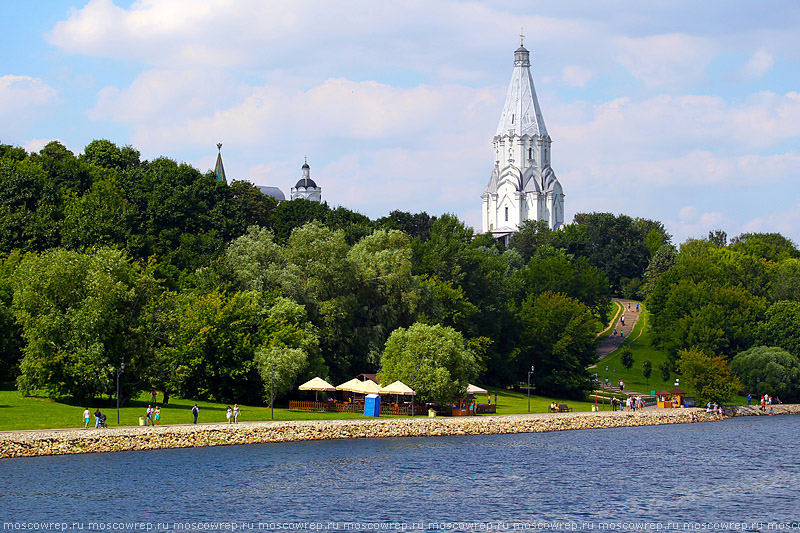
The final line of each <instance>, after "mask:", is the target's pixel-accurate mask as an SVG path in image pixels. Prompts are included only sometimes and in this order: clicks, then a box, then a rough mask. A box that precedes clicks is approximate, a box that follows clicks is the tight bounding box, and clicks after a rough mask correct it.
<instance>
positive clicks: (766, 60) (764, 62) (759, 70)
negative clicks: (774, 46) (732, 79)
mask: <svg viewBox="0 0 800 533" xmlns="http://www.w3.org/2000/svg"><path fill="white" fill-rule="evenodd" d="M774 64H775V60H774V58H773V57H772V54H770V53H769V52H767V51H766V50H765V49H763V48H761V49H759V50H758V51H757V52H756V53H755V54H753V56H752V57H751V58H750V60H749V61H748V62H747V64H746V65H745V66H744V67H743V68H742V70H741V74H742V76H743V77H744V78H745V79H755V78H760V77H762V76H763V75H764V74H766V73H767V72H769V70H770V69H771V68H772V66H773V65H774Z"/></svg>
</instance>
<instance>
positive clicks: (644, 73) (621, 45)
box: [618, 33, 717, 88]
mask: <svg viewBox="0 0 800 533" xmlns="http://www.w3.org/2000/svg"><path fill="white" fill-rule="evenodd" d="M618 50H619V52H618V54H619V55H618V60H619V62H620V63H621V64H622V65H623V66H624V67H625V68H626V69H628V71H629V72H630V73H631V75H632V76H633V77H634V78H636V79H638V80H639V81H641V82H642V83H644V84H645V85H646V86H648V87H670V88H680V87H684V86H686V85H688V84H689V83H691V82H696V81H698V80H701V79H703V78H704V77H705V76H706V69H707V67H708V65H709V64H710V63H711V60H712V59H713V58H714V56H715V55H716V53H717V51H716V46H715V44H714V42H713V41H712V40H710V39H708V38H704V37H698V36H694V35H686V34H680V33H671V34H660V35H651V36H648V37H642V38H631V37H624V36H623V37H619V38H618Z"/></svg>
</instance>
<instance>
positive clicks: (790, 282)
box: [770, 259, 800, 301]
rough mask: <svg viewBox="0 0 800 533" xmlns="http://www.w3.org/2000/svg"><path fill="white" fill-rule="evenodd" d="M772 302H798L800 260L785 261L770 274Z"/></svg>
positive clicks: (799, 294) (799, 298) (799, 299)
mask: <svg viewBox="0 0 800 533" xmlns="http://www.w3.org/2000/svg"><path fill="white" fill-rule="evenodd" d="M771 277H772V280H771V283H770V284H771V286H772V292H771V294H770V297H771V298H772V300H773V301H777V300H794V301H800V260H798V259H785V260H783V261H781V262H780V263H778V264H777V265H775V267H774V268H773V269H772V272H771Z"/></svg>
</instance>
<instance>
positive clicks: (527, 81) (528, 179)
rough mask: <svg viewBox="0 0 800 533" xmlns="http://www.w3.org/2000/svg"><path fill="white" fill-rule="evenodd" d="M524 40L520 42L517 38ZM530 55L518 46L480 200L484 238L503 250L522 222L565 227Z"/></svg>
mask: <svg viewBox="0 0 800 533" xmlns="http://www.w3.org/2000/svg"><path fill="white" fill-rule="evenodd" d="M520 37H522V36H520ZM530 66H531V62H530V55H529V52H528V50H527V49H526V48H525V47H524V46H523V43H522V41H520V46H519V48H517V50H516V51H515V52H514V73H513V74H512V76H511V84H510V85H509V87H508V94H507V96H506V103H505V106H504V107H503V114H502V115H501V116H500V124H499V125H498V126H497V132H496V133H495V136H494V139H493V141H492V144H493V146H494V171H493V172H492V176H491V178H489V184H488V185H487V186H486V190H484V192H483V194H482V195H481V199H482V200H483V205H482V213H483V217H482V218H483V233H487V232H488V233H491V234H492V235H494V236H495V237H497V238H498V239H503V241H504V242H506V244H507V243H508V238H509V236H511V235H512V234H513V233H515V232H516V231H517V229H518V228H519V225H520V224H521V223H522V222H524V221H525V220H544V221H546V222H547V223H548V225H549V226H550V227H551V228H553V229H557V228H559V227H560V226H561V225H562V224H564V193H563V191H562V189H561V184H560V183H559V182H558V180H557V179H556V175H555V173H554V172H553V169H552V168H551V167H550V144H551V143H552V140H551V139H550V135H548V134H547V128H546V127H545V125H544V118H543V117H542V111H541V109H540V108H539V100H538V99H537V98H536V90H535V89H534V87H533V78H532V77H531V70H530Z"/></svg>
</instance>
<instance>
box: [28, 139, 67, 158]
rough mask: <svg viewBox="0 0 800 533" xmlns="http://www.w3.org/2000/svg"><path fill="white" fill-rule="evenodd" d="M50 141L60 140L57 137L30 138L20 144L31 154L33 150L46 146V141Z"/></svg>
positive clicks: (36, 150)
mask: <svg viewBox="0 0 800 533" xmlns="http://www.w3.org/2000/svg"><path fill="white" fill-rule="evenodd" d="M52 141H58V142H61V141H59V140H58V139H31V140H29V141H27V142H25V143H24V144H23V145H22V147H23V148H24V149H25V150H26V151H27V152H28V153H31V154H32V153H33V152H38V151H39V150H41V149H42V148H44V147H45V146H46V145H47V144H48V143H50V142H52ZM61 144H64V143H63V142H62V143H61Z"/></svg>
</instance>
